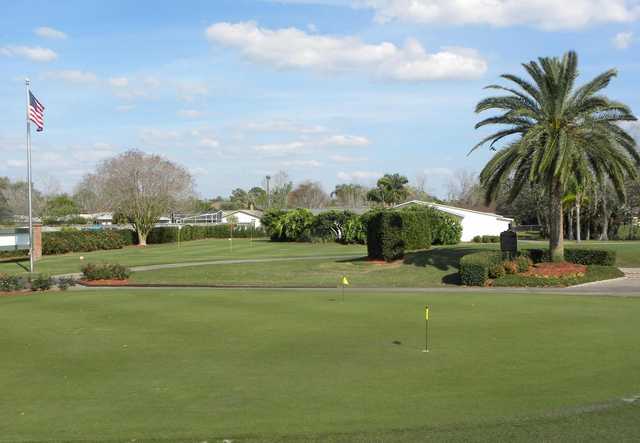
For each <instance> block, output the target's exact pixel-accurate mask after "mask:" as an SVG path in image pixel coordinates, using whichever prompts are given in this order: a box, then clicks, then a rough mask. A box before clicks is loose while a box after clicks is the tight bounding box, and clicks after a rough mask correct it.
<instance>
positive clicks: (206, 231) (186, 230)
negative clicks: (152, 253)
mask: <svg viewBox="0 0 640 443" xmlns="http://www.w3.org/2000/svg"><path fill="white" fill-rule="evenodd" d="M129 232H131V235H133V239H134V240H135V241H134V242H133V243H134V244H135V243H137V235H136V234H135V233H134V232H132V231H129ZM264 235H265V231H264V230H263V229H262V228H256V227H254V226H247V225H236V226H235V227H234V228H233V237H235V238H249V237H263V236H264ZM230 236H231V226H230V225H229V224H215V225H213V224H212V225H206V226H202V225H196V226H192V225H182V228H180V230H179V232H178V227H177V226H159V227H156V228H153V229H152V230H151V232H150V233H149V235H148V237H147V244H161V243H175V242H177V241H178V239H179V240H180V241H181V242H183V241H191V240H202V239H206V238H229V237H230Z"/></svg>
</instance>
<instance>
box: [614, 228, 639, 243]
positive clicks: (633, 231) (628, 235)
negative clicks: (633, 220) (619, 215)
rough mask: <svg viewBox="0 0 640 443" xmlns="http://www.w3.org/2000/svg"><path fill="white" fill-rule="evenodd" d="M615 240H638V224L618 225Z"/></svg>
mask: <svg viewBox="0 0 640 443" xmlns="http://www.w3.org/2000/svg"><path fill="white" fill-rule="evenodd" d="M615 237H616V240H640V225H634V226H632V225H620V227H619V228H618V232H616V236H615Z"/></svg>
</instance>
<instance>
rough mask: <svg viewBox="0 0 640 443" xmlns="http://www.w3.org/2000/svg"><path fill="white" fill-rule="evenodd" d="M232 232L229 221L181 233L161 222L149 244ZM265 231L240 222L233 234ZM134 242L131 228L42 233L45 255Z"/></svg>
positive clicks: (253, 234)
mask: <svg viewBox="0 0 640 443" xmlns="http://www.w3.org/2000/svg"><path fill="white" fill-rule="evenodd" d="M230 235H231V231H230V226H229V225H211V226H190V225H184V226H183V227H182V228H181V229H180V232H179V233H178V228H177V227H176V226H161V227H156V228H153V229H152V230H151V232H150V233H149V235H148V236H147V244H160V243H174V242H177V241H178V238H179V239H180V241H190V240H200V239H205V238H228V237H229V236H230ZM264 235H265V232H264V230H262V229H261V228H255V227H253V226H242V225H241V226H235V227H234V228H233V236H234V237H238V238H249V237H263V236H264ZM135 244H138V235H137V234H136V233H135V232H134V231H132V230H130V229H120V230H115V229H101V230H97V231H80V230H78V229H73V228H68V229H63V230H61V231H57V232H43V233H42V253H43V254H44V255H55V254H66V253H69V252H91V251H99V250H108V249H120V248H123V247H124V246H128V245H135ZM23 255H24V254H23Z"/></svg>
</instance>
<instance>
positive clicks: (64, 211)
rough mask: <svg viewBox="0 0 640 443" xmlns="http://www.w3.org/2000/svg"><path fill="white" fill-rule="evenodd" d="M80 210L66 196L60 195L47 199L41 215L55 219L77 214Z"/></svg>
mask: <svg viewBox="0 0 640 443" xmlns="http://www.w3.org/2000/svg"><path fill="white" fill-rule="evenodd" d="M79 212H80V210H79V209H78V206H77V205H76V203H75V202H74V201H73V200H72V199H71V197H69V196H68V195H67V194H60V195H57V196H55V197H51V198H49V199H47V202H46V203H45V206H44V209H43V213H44V215H45V216H46V217H51V218H57V217H66V216H68V215H75V214H78V213H79Z"/></svg>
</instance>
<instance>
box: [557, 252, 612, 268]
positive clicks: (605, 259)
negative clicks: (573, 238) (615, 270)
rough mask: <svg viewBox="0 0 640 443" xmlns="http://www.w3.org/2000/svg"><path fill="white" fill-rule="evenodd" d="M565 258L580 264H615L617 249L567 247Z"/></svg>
mask: <svg viewBox="0 0 640 443" xmlns="http://www.w3.org/2000/svg"><path fill="white" fill-rule="evenodd" d="M564 256H565V259H566V260H567V261H568V262H570V263H577V264H579V265H599V266H613V265H615V263H616V251H610V250H606V249H566V250H565V251H564Z"/></svg>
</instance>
